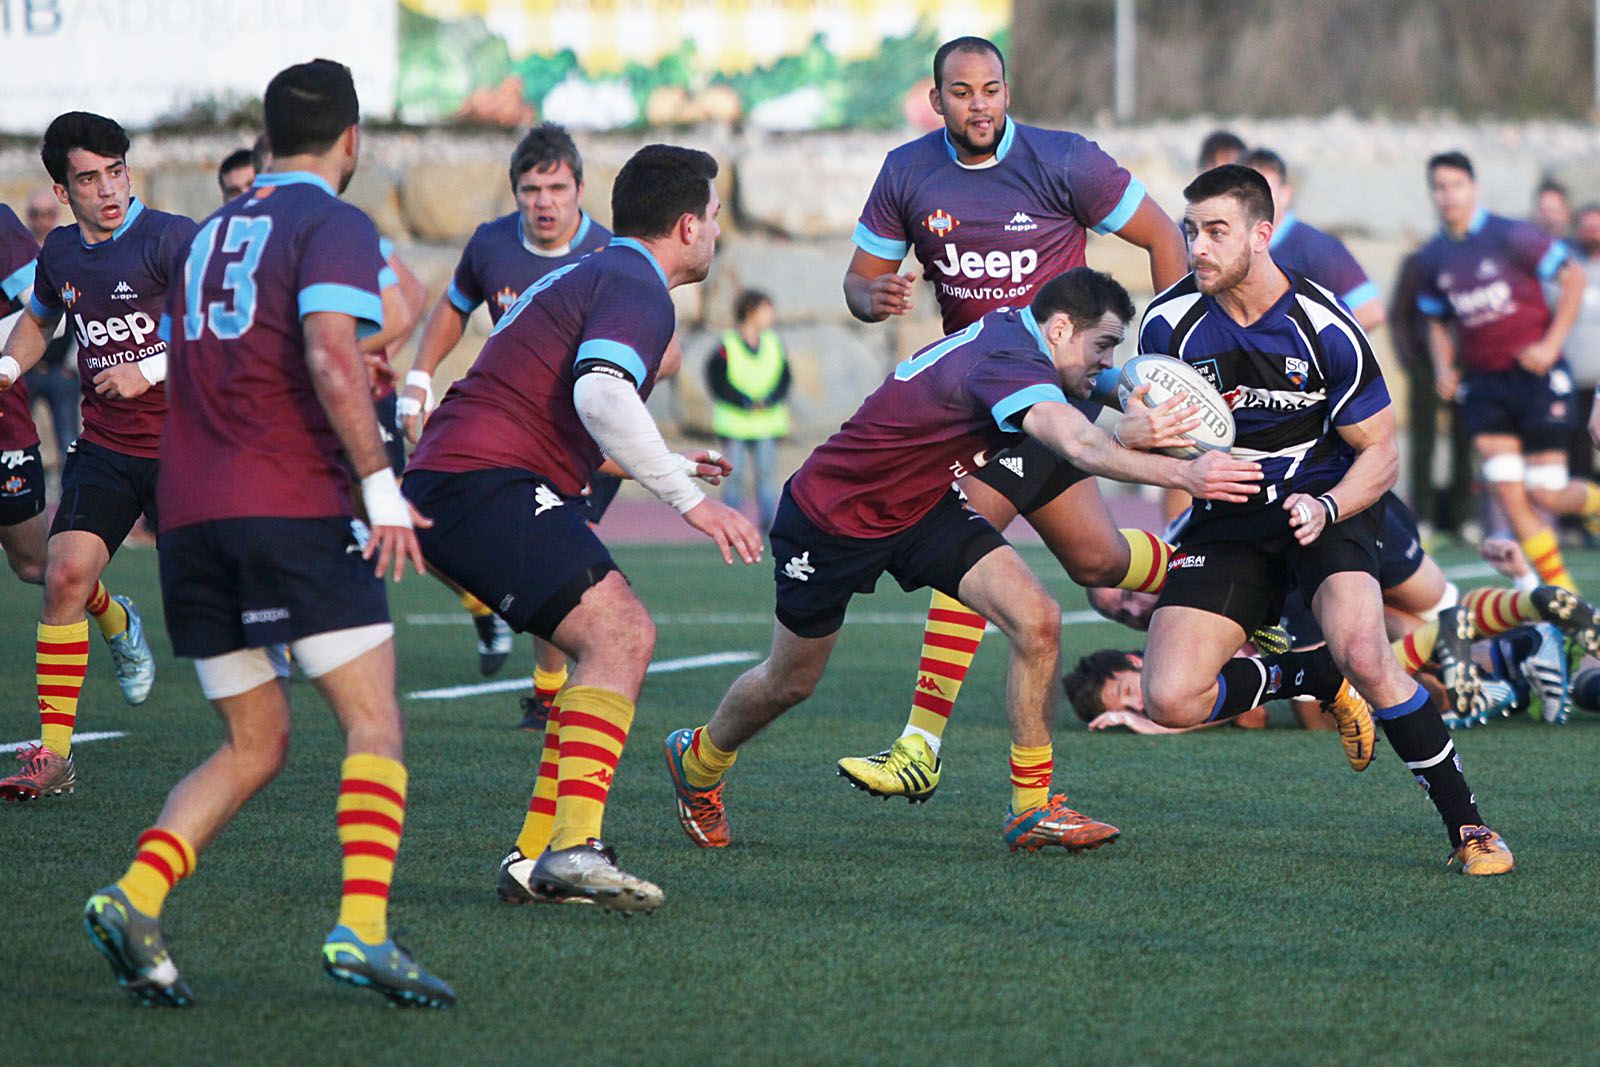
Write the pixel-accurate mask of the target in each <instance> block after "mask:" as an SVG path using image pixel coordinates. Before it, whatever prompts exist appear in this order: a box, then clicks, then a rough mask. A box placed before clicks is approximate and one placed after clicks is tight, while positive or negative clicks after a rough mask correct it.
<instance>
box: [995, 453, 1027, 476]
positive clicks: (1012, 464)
mask: <svg viewBox="0 0 1600 1067" xmlns="http://www.w3.org/2000/svg"><path fill="white" fill-rule="evenodd" d="M1000 466H1002V467H1004V468H1005V469H1006V470H1008V471H1010V472H1011V473H1012V474H1015V475H1016V476H1017V477H1018V478H1022V477H1026V476H1025V475H1024V474H1023V473H1022V457H1021V456H1001V457H1000Z"/></svg>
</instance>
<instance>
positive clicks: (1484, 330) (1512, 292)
mask: <svg viewBox="0 0 1600 1067" xmlns="http://www.w3.org/2000/svg"><path fill="white" fill-rule="evenodd" d="M1568 254H1569V253H1568V251H1567V246H1566V245H1564V244H1562V243H1561V242H1560V241H1557V240H1555V239H1554V238H1552V237H1550V235H1548V234H1546V233H1545V232H1544V231H1543V230H1541V229H1539V228H1538V227H1537V226H1534V225H1533V224H1532V223H1528V222H1521V221H1519V220H1517V219H1508V218H1505V217H1504V216H1501V215H1491V214H1489V213H1488V212H1487V211H1484V210H1483V209H1482V208H1479V209H1478V213H1477V214H1476V215H1474V216H1473V217H1472V222H1471V224H1470V225H1469V226H1468V227H1467V232H1466V233H1465V234H1464V235H1462V236H1461V237H1459V238H1457V237H1451V236H1450V235H1449V234H1447V233H1443V232H1441V233H1439V234H1437V235H1436V236H1435V237H1434V238H1433V240H1431V241H1429V242H1428V243H1427V244H1425V245H1423V246H1422V250H1421V251H1420V252H1418V253H1417V270H1418V272H1419V275H1420V277H1421V285H1420V287H1419V289H1418V291H1417V308H1418V309H1419V310H1420V311H1421V312H1422V313H1423V314H1424V315H1427V316H1428V317H1430V318H1435V319H1448V320H1454V321H1455V324H1456V331H1457V333H1456V359H1457V361H1458V362H1459V363H1460V364H1461V367H1462V369H1463V370H1465V371H1466V372H1467V373H1469V374H1482V373H1485V372H1489V371H1504V370H1510V369H1511V368H1513V367H1515V366H1516V365H1517V353H1518V352H1520V351H1522V349H1524V348H1526V347H1527V346H1528V345H1531V344H1533V343H1534V342H1536V341H1538V340H1540V339H1541V338H1542V337H1544V335H1545V331H1546V330H1548V329H1549V328H1550V306H1549V304H1547V303H1546V302H1545V296H1544V290H1543V288H1542V287H1541V285H1540V283H1541V282H1543V281H1548V280H1549V279H1551V278H1554V277H1555V276H1556V275H1557V274H1558V273H1560V271H1561V268H1562V267H1563V266H1564V265H1565V264H1566V262H1567V258H1568Z"/></svg>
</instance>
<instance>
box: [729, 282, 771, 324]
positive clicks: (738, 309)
mask: <svg viewBox="0 0 1600 1067" xmlns="http://www.w3.org/2000/svg"><path fill="white" fill-rule="evenodd" d="M770 303H772V297H770V296H768V295H767V294H766V293H763V292H762V291H761V290H760V289H746V290H745V291H744V292H742V293H740V294H739V296H738V298H737V299H735V300H734V302H733V321H734V322H743V321H744V320H745V319H747V318H749V317H750V316H751V315H752V314H754V313H755V310H756V309H757V308H759V307H760V306H761V305H762V304H770Z"/></svg>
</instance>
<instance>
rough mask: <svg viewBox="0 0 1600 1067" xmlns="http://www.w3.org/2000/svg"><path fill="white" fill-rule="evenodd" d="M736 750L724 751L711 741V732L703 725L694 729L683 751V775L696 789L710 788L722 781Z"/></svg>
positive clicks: (735, 757) (736, 756)
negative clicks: (687, 745)
mask: <svg viewBox="0 0 1600 1067" xmlns="http://www.w3.org/2000/svg"><path fill="white" fill-rule="evenodd" d="M738 758H739V753H738V752H724V751H722V749H720V748H718V747H717V746H716V745H714V744H712V743H711V734H710V732H709V731H708V729H707V728H706V727H704V726H701V727H698V728H696V729H695V732H694V736H693V737H691V738H690V740H689V747H688V748H686V749H684V751H683V776H684V778H685V779H686V780H687V781H688V782H689V784H690V785H691V786H693V787H694V788H696V789H710V788H711V787H712V786H714V785H716V784H717V783H718V782H720V781H722V776H723V775H724V774H727V773H728V768H729V767H732V766H733V761H734V760H736V759H738Z"/></svg>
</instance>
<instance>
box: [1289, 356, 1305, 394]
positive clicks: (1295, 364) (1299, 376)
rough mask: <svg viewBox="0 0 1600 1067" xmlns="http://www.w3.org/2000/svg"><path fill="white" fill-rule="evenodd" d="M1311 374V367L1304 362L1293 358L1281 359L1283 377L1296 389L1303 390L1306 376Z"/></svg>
mask: <svg viewBox="0 0 1600 1067" xmlns="http://www.w3.org/2000/svg"><path fill="white" fill-rule="evenodd" d="M1310 373H1311V365H1310V364H1308V363H1307V362H1306V361H1305V360H1303V359H1299V358H1297V357H1295V356H1284V357H1283V376H1284V377H1285V378H1288V379H1289V384H1290V385H1292V386H1294V387H1295V388H1296V389H1300V388H1303V387H1304V386H1305V384H1306V376H1307V375H1308V374H1310Z"/></svg>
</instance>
